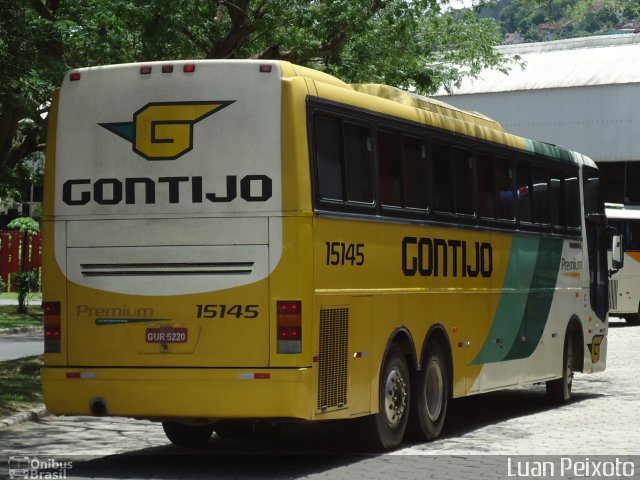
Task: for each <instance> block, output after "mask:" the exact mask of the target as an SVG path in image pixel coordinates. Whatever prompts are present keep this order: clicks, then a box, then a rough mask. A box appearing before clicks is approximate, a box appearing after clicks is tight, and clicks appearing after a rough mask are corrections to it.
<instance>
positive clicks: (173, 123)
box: [99, 100, 234, 160]
mask: <svg viewBox="0 0 640 480" xmlns="http://www.w3.org/2000/svg"><path fill="white" fill-rule="evenodd" d="M233 102H234V101H233V100H232V101H211V102H156V103H148V104H146V105H145V106H144V107H142V108H141V109H140V110H138V111H137V112H135V113H134V114H133V121H132V122H117V123H100V124H99V125H100V126H101V127H104V128H106V129H107V130H109V131H110V132H112V133H115V134H116V135H118V136H119V137H121V138H124V139H125V140H127V141H129V142H131V143H132V145H133V151H134V152H136V153H137V154H138V155H140V156H141V157H143V158H145V159H147V160H175V159H176V158H178V157H181V156H182V155H184V154H185V153H187V152H188V151H190V150H191V149H192V148H193V126H194V125H195V124H196V123H198V122H199V121H200V120H203V119H205V118H207V117H208V116H209V115H212V114H213V113H215V112H217V111H220V110H222V109H223V108H225V107H228V106H229V105H231V104H232V103H233Z"/></svg>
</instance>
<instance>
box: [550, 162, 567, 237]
mask: <svg viewBox="0 0 640 480" xmlns="http://www.w3.org/2000/svg"><path fill="white" fill-rule="evenodd" d="M549 203H550V204H551V210H550V213H551V218H550V220H551V224H552V225H553V226H554V227H566V226H567V221H566V215H565V214H566V212H565V208H564V195H563V192H562V175H561V174H560V173H559V172H551V175H550V176H549Z"/></svg>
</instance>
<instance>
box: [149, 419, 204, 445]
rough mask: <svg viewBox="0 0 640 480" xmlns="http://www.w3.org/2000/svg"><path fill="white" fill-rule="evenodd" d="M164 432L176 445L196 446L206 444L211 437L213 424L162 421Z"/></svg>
mask: <svg viewBox="0 0 640 480" xmlns="http://www.w3.org/2000/svg"><path fill="white" fill-rule="evenodd" d="M162 428H163V429H164V434H165V435H166V436H167V438H168V439H169V441H170V442H171V443H173V444H174V445H180V446H182V447H195V446H198V445H204V444H205V443H207V442H208V441H209V439H210V438H211V434H212V433H213V425H185V424H184V423H177V422H162Z"/></svg>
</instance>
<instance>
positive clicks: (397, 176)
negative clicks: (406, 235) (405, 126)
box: [378, 130, 402, 207]
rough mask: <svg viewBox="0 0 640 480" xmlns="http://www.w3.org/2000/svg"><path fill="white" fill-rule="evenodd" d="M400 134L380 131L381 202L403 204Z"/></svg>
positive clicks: (388, 204) (396, 205) (384, 203)
mask: <svg viewBox="0 0 640 480" xmlns="http://www.w3.org/2000/svg"><path fill="white" fill-rule="evenodd" d="M400 148H401V147H400V135H398V134H395V133H390V132H385V131H382V130H379V131H378V164H379V168H380V202H381V203H382V205H386V206H394V207H401V206H402V183H401V182H402V151H401V149H400Z"/></svg>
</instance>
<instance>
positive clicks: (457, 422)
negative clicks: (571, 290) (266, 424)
mask: <svg viewBox="0 0 640 480" xmlns="http://www.w3.org/2000/svg"><path fill="white" fill-rule="evenodd" d="M598 396H600V395H598V394H585V393H576V394H574V397H573V400H572V403H577V402H581V401H584V400H587V399H590V398H595V397H598ZM555 408H562V407H561V406H557V405H554V404H552V403H551V402H549V401H548V400H547V398H546V394H545V392H544V387H539V386H537V387H528V388H527V389H516V390H508V391H501V392H495V393H489V394H484V395H478V396H473V397H467V398H462V399H456V400H454V401H452V402H451V403H450V410H449V413H448V421H447V423H446V424H445V427H444V431H443V434H442V437H443V438H447V437H456V436H460V435H463V434H465V433H468V432H471V431H474V430H477V429H480V428H483V427H484V426H486V425H490V424H496V423H500V422H503V421H507V420H512V419H516V418H518V417H522V416H528V415H531V414H535V413H541V412H544V411H547V410H551V409H555ZM365 445H366V441H365V439H364V438H363V437H362V432H361V427H360V424H359V423H358V422H332V423H326V424H309V425H293V426H290V427H288V428H285V429H283V431H282V432H280V433H279V434H274V433H268V432H267V433H264V434H256V435H254V436H252V437H250V438H244V439H227V438H224V439H223V438H220V437H217V436H215V435H214V436H213V437H212V439H211V440H210V441H209V443H208V444H207V445H205V446H203V447H198V448H182V447H176V446H173V445H169V444H168V445H166V446H160V447H152V448H146V449H143V450H137V451H131V452H127V453H123V454H118V455H110V456H106V457H102V458H97V459H92V460H88V459H75V460H76V461H75V462H74V467H73V477H74V478H75V477H81V478H92V477H106V478H199V477H206V478H273V479H284V478H300V477H306V476H309V475H313V474H317V473H323V474H324V475H327V474H330V473H331V471H332V470H334V469H339V468H340V467H343V466H347V465H354V464H357V463H360V462H366V461H367V460H368V459H371V458H374V457H376V456H377V455H379V454H377V453H375V452H372V451H370V450H367V448H366V447H365ZM406 446H410V445H409V444H405V445H403V447H406Z"/></svg>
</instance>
